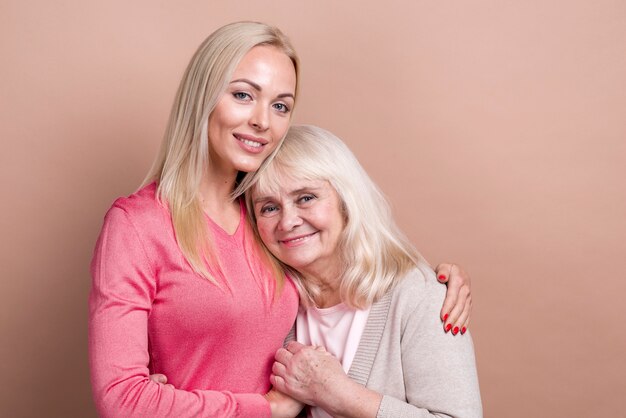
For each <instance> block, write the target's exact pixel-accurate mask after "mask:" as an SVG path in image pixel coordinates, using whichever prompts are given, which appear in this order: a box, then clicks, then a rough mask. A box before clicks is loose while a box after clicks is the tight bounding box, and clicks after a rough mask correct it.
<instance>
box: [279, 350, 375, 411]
mask: <svg viewBox="0 0 626 418" xmlns="http://www.w3.org/2000/svg"><path fill="white" fill-rule="evenodd" d="M275 358H276V361H275V362H274V366H273V367H272V375H271V376H270V381H271V382H272V384H273V385H274V388H276V389H278V390H280V391H281V392H284V393H286V394H288V395H289V396H291V397H293V398H295V399H298V400H299V401H301V402H304V403H306V404H308V405H314V406H319V407H321V408H322V409H324V410H325V411H326V412H328V413H329V414H330V415H332V416H335V417H344V416H363V417H367V416H372V417H373V416H376V411H378V407H379V406H380V402H381V399H382V395H380V394H379V393H377V392H374V391H371V390H369V389H367V388H365V386H362V385H360V384H358V383H356V382H355V381H353V380H352V379H350V378H349V377H348V376H347V375H346V373H345V372H344V371H343V368H342V366H341V363H340V362H339V360H337V358H336V357H335V356H333V355H332V354H330V353H329V352H327V351H326V350H325V349H324V348H323V347H317V348H316V347H311V346H305V345H302V344H300V343H299V342H296V341H292V342H290V343H289V344H287V347H286V348H281V349H279V350H278V351H277V352H276V357H275Z"/></svg>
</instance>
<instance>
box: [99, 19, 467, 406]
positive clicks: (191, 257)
mask: <svg viewBox="0 0 626 418" xmlns="http://www.w3.org/2000/svg"><path fill="white" fill-rule="evenodd" d="M298 68H299V64H298V59H297V56H296V54H295V51H294V49H293V47H292V45H291V44H290V42H289V40H288V39H287V38H286V37H285V36H284V35H283V34H282V33H281V32H280V31H279V30H278V29H276V28H274V27H270V26H267V25H264V24H261V23H252V22H240V23H234V24H230V25H227V26H224V27H222V28H220V29H218V30H217V31H216V32H214V33H213V34H211V35H210V36H209V37H208V38H207V39H206V40H205V41H204V43H203V44H202V45H201V46H200V47H199V49H198V50H197V51H196V53H195V55H194V56H193V58H192V60H191V62H190V63H189V66H188V68H187V70H186V72H185V74H184V76H183V79H182V81H181V84H180V87H179V89H178V92H177V94H176V99H175V102H174V106H173V108H172V112H171V115H170V120H169V123H168V127H167V130H166V134H165V138H164V141H163V145H162V148H161V151H160V154H159V157H158V158H157V160H156V162H155V165H154V167H153V169H152V170H151V172H150V174H149V176H148V180H147V184H146V185H145V186H144V187H143V188H141V189H140V190H139V191H137V192H136V193H134V194H133V195H131V196H129V197H126V198H120V199H118V200H116V201H115V203H114V204H113V206H112V207H111V209H109V211H108V212H107V214H106V217H105V220H104V225H103V227H102V231H101V234H100V237H99V239H98V242H97V245H96V249H95V252H94V258H93V261H92V265H91V272H92V277H93V284H92V290H91V294H90V300H89V308H90V321H89V338H90V341H89V352H90V353H89V355H90V366H91V381H92V389H93V394H94V399H95V403H96V406H97V409H98V411H99V413H100V415H101V416H103V417H122V416H123V417H135V416H146V417H148V416H149V417H165V416H168V417H171V416H177V417H191V416H203V417H204V416H206V417H209V416H210V417H230V416H232V417H270V416H272V417H283V416H284V417H288V416H294V415H295V414H296V413H297V411H298V410H300V409H301V404H300V403H299V402H296V401H294V400H292V399H291V398H289V397H287V396H284V395H282V394H281V393H279V392H277V391H275V390H270V389H271V386H270V383H269V375H270V373H271V366H272V363H273V357H274V354H275V352H276V350H277V349H278V348H279V347H281V346H282V343H283V341H284V338H285V335H286V334H287V332H288V331H289V329H290V328H291V326H292V325H293V322H294V320H295V317H296V312H297V309H298V294H297V290H296V288H295V286H294V284H293V283H292V282H291V280H288V279H285V277H284V275H283V274H282V272H281V271H280V269H279V268H278V266H277V265H276V264H275V263H274V262H273V261H272V260H271V259H270V258H269V256H268V255H267V254H266V253H265V252H264V251H263V250H262V249H260V247H259V245H258V244H257V241H256V240H255V239H254V237H253V232H252V229H251V227H250V224H249V223H248V222H247V221H246V210H245V205H243V204H242V202H241V200H240V199H233V198H232V196H233V195H234V194H236V193H241V190H244V189H245V187H247V186H246V185H247V184H249V182H250V179H249V178H247V177H245V176H243V173H249V172H253V171H255V170H258V169H259V168H260V167H261V168H262V166H263V164H266V163H267V161H269V160H271V156H272V154H273V153H274V152H276V150H277V148H278V146H279V144H280V143H281V141H282V139H283V137H284V135H285V133H286V131H287V129H288V126H289V123H290V120H291V113H292V110H293V107H294V105H295V101H296V98H297V92H298ZM264 161H265V163H264ZM442 270H443V271H444V272H443V275H444V276H446V277H447V276H448V275H450V283H451V285H450V289H451V292H450V293H451V298H450V301H449V302H448V305H446V306H444V308H445V309H446V312H449V313H450V318H448V323H449V324H463V323H465V322H466V321H467V318H468V310H469V304H470V301H471V299H469V298H467V297H466V295H467V290H468V289H469V283H468V279H467V277H465V276H464V275H463V274H462V273H461V272H460V270H456V269H451V268H450V266H449V265H446V266H444V268H443V269H442ZM455 274H456V275H455ZM442 288H443V287H442ZM459 289H461V290H463V292H462V291H459ZM459 296H460V297H459ZM455 302H456V303H455ZM437 320H438V319H437ZM455 321H456V322H455ZM150 373H164V374H166V375H167V376H168V378H169V381H170V383H173V384H174V385H175V386H176V389H172V388H169V387H166V386H164V385H162V384H158V383H156V382H154V381H152V380H150V379H149V378H148V376H149V374H150Z"/></svg>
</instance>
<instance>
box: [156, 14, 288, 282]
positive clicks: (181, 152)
mask: <svg viewBox="0 0 626 418" xmlns="http://www.w3.org/2000/svg"><path fill="white" fill-rule="evenodd" d="M259 45H269V46H273V47H276V48H278V49H279V50H280V51H282V52H284V53H285V55H287V56H288V57H289V58H290V59H291V61H292V62H293V65H294V68H295V71H296V95H297V90H298V88H297V83H298V78H299V77H298V72H299V61H298V57H297V55H296V52H295V50H294V48H293V46H292V45H291V42H290V41H289V39H288V38H287V37H286V36H285V35H284V34H283V33H282V32H281V31H280V30H279V29H278V28H276V27H273V26H269V25H266V24H263V23H258V22H237V23H232V24H229V25H226V26H223V27H221V28H219V29H218V30H216V31H215V32H213V33H212V34H211V35H209V37H208V38H207V39H206V40H205V41H204V42H203V43H202V44H201V45H200V47H199V48H198V50H197V51H196V52H195V54H194V56H193V57H192V59H191V61H190V62H189V65H188V66H187V69H186V70H185V73H184V75H183V78H182V80H181V83H180V86H179V87H178V91H177V93H176V97H175V100H174V104H173V106H172V111H171V113H170V117H169V122H168V125H167V129H166V131H165V137H164V139H163V143H162V145H161V149H160V151H159V155H158V156H157V158H156V160H155V162H154V164H153V166H152V168H151V169H150V172H149V173H148V175H147V177H146V180H145V181H144V185H145V184H148V183H150V182H153V181H156V182H157V184H158V188H157V198H158V199H159V200H160V201H161V202H163V203H166V204H167V205H168V207H169V210H170V213H171V215H172V222H173V225H174V230H175V233H176V239H177V241H178V245H179V247H180V249H181V251H182V253H183V255H184V256H185V258H186V260H187V261H188V262H189V264H190V265H191V267H192V268H193V269H194V270H195V271H196V272H197V273H199V274H200V275H202V276H204V277H205V278H207V279H209V280H210V281H211V282H213V283H215V284H217V285H219V283H218V281H217V280H216V277H220V278H221V279H222V281H223V282H224V283H227V281H226V278H225V277H224V275H223V270H222V268H221V266H220V260H219V258H218V257H217V256H216V253H215V246H214V244H213V243H212V242H211V237H210V234H209V230H208V226H207V224H206V219H205V217H204V216H205V215H204V212H203V210H202V208H201V206H200V201H199V197H198V190H199V186H200V182H201V179H202V176H203V175H204V173H205V172H206V167H207V164H208V163H209V158H208V157H209V145H208V120H209V116H210V114H211V112H212V111H213V109H214V108H215V106H216V104H217V102H218V101H219V99H220V96H221V95H222V93H223V92H224V91H225V89H226V87H227V85H228V83H229V81H230V78H231V76H232V73H233V71H234V70H235V68H236V67H237V65H238V64H239V62H240V61H241V59H242V58H243V57H244V55H245V54H246V53H248V51H250V50H251V49H252V48H254V47H255V46H259ZM246 228H247V229H248V230H250V226H249V225H246ZM250 232H252V231H250ZM246 241H253V240H246ZM254 251H255V250H254V249H252V248H248V249H247V251H246V254H247V257H248V262H249V264H251V268H253V272H255V273H258V269H259V268H261V269H263V266H256V267H255V266H254V264H258V261H259V260H258V258H257V257H255V255H256V253H255V252H254ZM261 254H263V253H261ZM255 260H256V261H255ZM265 261H267V260H265ZM261 264H265V265H267V263H264V260H261ZM272 265H273V262H270V264H269V266H270V269H272V267H271V266H272ZM255 270H256V271H255ZM256 276H258V274H255V277H256ZM276 280H277V283H278V285H279V287H280V286H282V280H283V278H282V276H276Z"/></svg>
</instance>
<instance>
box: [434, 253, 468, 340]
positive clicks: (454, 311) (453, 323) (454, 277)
mask: <svg viewBox="0 0 626 418" xmlns="http://www.w3.org/2000/svg"><path fill="white" fill-rule="evenodd" d="M435 273H436V274H437V279H438V280H439V281H440V282H441V283H446V285H447V286H448V291H447V293H446V299H445V300H444V302H443V308H442V309H441V313H440V316H441V320H442V321H443V328H444V331H445V332H448V331H450V332H451V333H452V334H453V335H457V334H458V333H459V332H460V333H461V334H465V331H467V327H468V326H469V320H470V313H471V310H472V294H471V284H470V277H469V276H468V275H467V273H465V272H464V271H463V269H461V267H459V266H457V265H456V264H450V263H442V264H439V265H438V266H437V268H436V269H435Z"/></svg>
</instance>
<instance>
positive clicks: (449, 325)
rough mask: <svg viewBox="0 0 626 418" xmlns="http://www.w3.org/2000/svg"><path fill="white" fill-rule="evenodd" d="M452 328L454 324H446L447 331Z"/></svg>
mask: <svg viewBox="0 0 626 418" xmlns="http://www.w3.org/2000/svg"><path fill="white" fill-rule="evenodd" d="M450 328H452V324H448V325H446V332H448V331H450Z"/></svg>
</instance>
